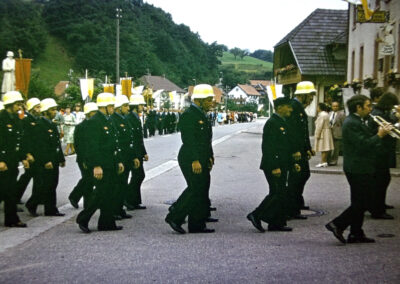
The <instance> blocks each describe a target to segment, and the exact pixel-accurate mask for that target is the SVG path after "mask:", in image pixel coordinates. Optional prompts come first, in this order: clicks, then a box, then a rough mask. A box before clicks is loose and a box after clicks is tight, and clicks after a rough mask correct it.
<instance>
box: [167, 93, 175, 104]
mask: <svg viewBox="0 0 400 284" xmlns="http://www.w3.org/2000/svg"><path fill="white" fill-rule="evenodd" d="M168 95H169V99H170V100H171V102H174V99H175V98H176V91H172V92H169V93H168Z"/></svg>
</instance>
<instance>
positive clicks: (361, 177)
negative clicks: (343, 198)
mask: <svg viewBox="0 0 400 284" xmlns="http://www.w3.org/2000/svg"><path fill="white" fill-rule="evenodd" d="M345 174H346V178H347V181H348V182H349V184H350V193H351V205H350V207H348V208H347V209H346V210H345V211H344V212H343V213H342V214H340V215H339V216H338V217H337V218H335V219H334V220H333V223H334V224H335V225H336V226H337V227H338V228H340V229H342V230H345V229H346V228H347V227H348V226H350V225H351V227H350V233H351V234H353V235H356V236H363V235H364V232H363V230H362V225H363V221H364V213H365V211H366V210H368V209H369V208H370V206H371V200H372V194H373V185H374V175H373V174H352V173H348V172H346V173H345Z"/></svg>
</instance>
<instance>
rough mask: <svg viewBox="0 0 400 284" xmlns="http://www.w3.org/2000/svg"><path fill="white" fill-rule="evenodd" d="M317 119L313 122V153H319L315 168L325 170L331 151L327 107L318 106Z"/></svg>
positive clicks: (324, 105)
mask: <svg viewBox="0 0 400 284" xmlns="http://www.w3.org/2000/svg"><path fill="white" fill-rule="evenodd" d="M317 111H318V117H317V119H316V121H315V134H314V139H315V141H314V143H315V145H314V151H315V152H321V163H319V164H317V165H316V166H315V167H317V168H321V167H322V168H325V167H327V166H328V155H329V152H330V151H332V150H333V137H332V131H331V126H330V123H329V114H328V112H329V106H328V105H326V104H325V103H319V104H318V108H317Z"/></svg>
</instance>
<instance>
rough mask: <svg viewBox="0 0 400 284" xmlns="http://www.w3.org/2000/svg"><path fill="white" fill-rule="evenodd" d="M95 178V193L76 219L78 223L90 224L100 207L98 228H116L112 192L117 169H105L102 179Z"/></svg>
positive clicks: (115, 181)
mask: <svg viewBox="0 0 400 284" xmlns="http://www.w3.org/2000/svg"><path fill="white" fill-rule="evenodd" d="M93 180H94V181H93V183H94V190H93V193H92V194H91V195H90V199H89V202H88V203H87V207H85V208H84V210H82V211H81V212H80V213H79V214H78V217H77V219H76V221H77V223H80V224H85V225H88V223H89V220H90V218H91V217H92V216H93V214H94V213H95V212H96V210H97V209H100V217H99V220H98V225H97V227H98V229H99V230H101V229H109V228H114V227H115V226H116V225H115V219H114V216H113V215H114V214H113V210H114V208H113V204H112V202H111V201H110V194H112V190H113V189H114V188H115V184H116V183H117V180H118V178H117V173H116V172H115V170H111V169H103V178H102V179H101V180H97V179H94V178H93Z"/></svg>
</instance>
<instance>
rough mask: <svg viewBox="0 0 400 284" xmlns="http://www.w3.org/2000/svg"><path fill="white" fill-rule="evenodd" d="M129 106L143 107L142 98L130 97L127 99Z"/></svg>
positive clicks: (140, 96)
mask: <svg viewBox="0 0 400 284" xmlns="http://www.w3.org/2000/svg"><path fill="white" fill-rule="evenodd" d="M129 100H130V102H129V104H130V105H131V106H137V105H145V104H146V103H145V101H144V97H143V96H142V95H131V97H130V98H129Z"/></svg>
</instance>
